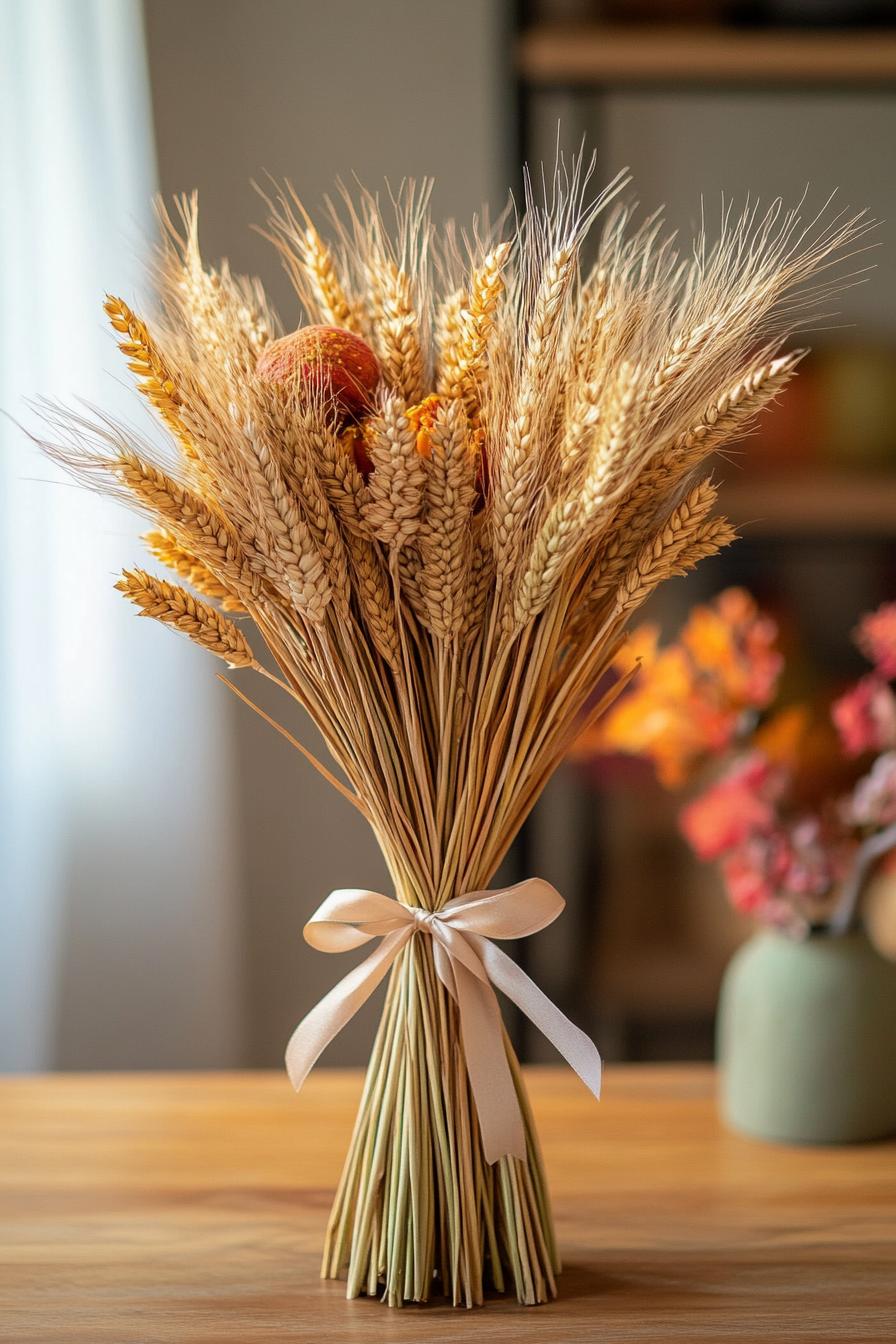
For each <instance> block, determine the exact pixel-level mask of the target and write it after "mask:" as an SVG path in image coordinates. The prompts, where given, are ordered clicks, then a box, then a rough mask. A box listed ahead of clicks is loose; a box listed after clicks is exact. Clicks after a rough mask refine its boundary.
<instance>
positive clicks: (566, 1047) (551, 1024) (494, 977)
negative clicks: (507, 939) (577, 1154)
mask: <svg viewBox="0 0 896 1344" xmlns="http://www.w3.org/2000/svg"><path fill="white" fill-rule="evenodd" d="M466 936H467V938H468V939H469V940H470V941H471V942H472V943H474V945H475V947H476V949H477V951H478V952H479V955H480V956H481V958H482V964H483V966H484V967H485V970H486V974H487V975H488V978H489V980H491V982H492V984H493V985H496V986H497V988H498V989H500V990H501V992H502V994H506V995H507V997H508V999H510V1000H511V1002H512V1003H515V1004H516V1006H517V1008H519V1009H520V1010H521V1011H522V1012H524V1013H525V1014H526V1016H527V1017H528V1018H529V1021H530V1022H532V1023H534V1025H535V1026H536V1027H537V1028H538V1030H539V1031H540V1032H541V1034H542V1036H545V1037H546V1038H547V1039H548V1040H549V1041H550V1042H551V1045H553V1046H554V1047H555V1048H556V1049H557V1050H559V1052H560V1054H561V1055H562V1056H563V1058H564V1059H565V1060H566V1062H567V1064H569V1065H570V1067H571V1068H573V1069H575V1071H576V1073H577V1074H578V1075H579V1077H580V1078H581V1080H582V1082H583V1083H584V1084H585V1086H586V1087H587V1088H588V1090H589V1091H590V1092H592V1093H593V1094H594V1096H595V1097H597V1098H598V1100H599V1099H600V1082H601V1060H600V1054H599V1053H598V1049H597V1046H596V1045H595V1044H594V1042H593V1041H592V1040H591V1038H590V1036H586V1035H585V1033H584V1031H580V1030H579V1028H578V1027H577V1026H575V1025H574V1023H572V1022H570V1020H569V1018H568V1017H565V1016H564V1014H563V1013H561V1011H560V1009H559V1008H558V1007H557V1005H556V1004H555V1003H552V1002H551V1000H550V999H549V998H548V996H547V995H546V994H545V993H543V992H542V990H540V989H539V988H538V986H537V985H536V983H535V981H534V980H530V978H529V976H528V975H527V974H526V972H525V971H524V970H522V969H521V968H520V967H519V966H517V964H516V962H515V961H513V960H512V959H511V958H510V957H508V956H507V953H506V952H502V951H501V949H500V948H499V947H496V946H495V944H494V943H493V942H490V940H489V939H488V938H483V937H481V936H479V935H478V934H470V933H468V934H467V935H466Z"/></svg>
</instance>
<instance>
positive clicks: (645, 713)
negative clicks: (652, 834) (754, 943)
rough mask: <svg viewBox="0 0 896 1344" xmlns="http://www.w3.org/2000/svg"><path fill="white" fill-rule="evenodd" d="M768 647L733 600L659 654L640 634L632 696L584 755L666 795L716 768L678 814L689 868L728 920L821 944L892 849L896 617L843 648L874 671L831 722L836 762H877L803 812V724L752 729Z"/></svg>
mask: <svg viewBox="0 0 896 1344" xmlns="http://www.w3.org/2000/svg"><path fill="white" fill-rule="evenodd" d="M776 636H777V631H776V628H775V626H774V623H773V622H772V621H770V620H769V618H768V617H766V616H764V615H763V614H762V613H760V612H759V611H758V609H757V608H756V606H755V604H754V603H753V601H752V599H751V598H750V597H749V595H748V594H746V593H744V592H743V590H741V589H730V590H728V591H727V592H725V593H722V594H720V596H719V597H717V598H716V599H715V601H714V602H713V603H711V604H709V605H707V606H703V607H697V608H695V609H694V611H693V612H692V614H691V616H690V618H689V619H688V622H687V624H686V625H685V627H684V629H683V630H682V632H681V635H680V637H679V639H678V641H677V642H676V643H673V644H670V645H668V646H666V647H665V648H663V649H659V648H658V637H657V633H656V632H655V631H654V630H652V629H651V630H645V631H644V632H643V634H642V635H641V643H640V646H639V648H640V652H641V654H642V659H643V662H642V672H641V674H640V677H639V679H638V682H637V684H636V685H635V687H634V688H633V689H632V690H631V691H629V692H628V693H627V694H626V695H624V696H623V697H622V698H621V700H620V701H619V702H618V705H617V706H616V707H615V708H614V710H613V711H612V712H611V714H610V715H609V716H608V720H607V721H606V722H605V724H604V725H602V726H601V727H599V728H598V729H597V730H596V736H595V735H594V733H593V734H592V738H591V747H592V749H594V748H595V747H596V748H597V749H598V750H604V751H607V750H614V751H620V750H621V751H627V752H629V753H630V754H636V755H643V756H646V757H648V758H649V759H650V760H651V761H652V762H653V763H654V765H655V767H656V770H657V774H658V776H659V778H660V780H661V781H662V782H663V783H665V784H667V785H668V786H670V787H678V786H680V785H681V784H683V783H684V782H685V781H686V780H687V779H688V778H690V777H693V776H694V775H695V774H696V773H697V771H698V769H700V768H704V767H707V766H709V765H710V764H711V763H712V762H713V761H716V762H719V761H721V762H722V768H721V771H720V772H718V771H717V773H715V775H714V777H713V778H712V779H711V782H710V783H709V784H708V785H705V786H704V787H703V788H702V789H701V790H700V791H699V792H698V793H697V794H696V795H695V796H694V797H693V798H692V799H691V801H690V802H689V803H688V804H687V805H686V806H685V807H684V808H683V810H682V812H681V817H680V823H681V829H682V831H683V833H684V835H685V838H686V839H687V840H688V842H689V844H690V845H691V847H692V849H693V850H694V852H695V854H697V856H698V857H699V858H701V859H704V860H709V861H714V862H717V863H718V864H719V866H720V870H721V873H722V876H723V878H724V881H725V886H726V889H727V892H728V897H729V899H730V901H731V903H732V905H734V906H735V908H736V909H738V910H740V911H742V912H744V913H745V914H748V915H751V916H753V917H754V918H756V919H759V920H760V921H762V922H764V923H767V924H772V925H775V926H778V927H781V928H784V929H787V930H788V931H791V932H800V931H804V930H805V929H806V928H807V927H808V926H809V925H827V926H828V927H829V928H830V929H831V930H832V931H833V930H834V929H842V928H845V927H847V926H848V924H849V922H850V921H851V919H852V917H853V913H854V902H855V899H856V897H857V895H858V891H859V888H860V886H861V878H862V877H863V876H864V873H865V872H866V870H867V869H868V868H870V866H871V864H872V863H873V862H876V861H877V859H878V858H879V857H880V856H881V855H882V854H883V853H885V852H887V849H888V848H889V847H891V846H896V695H894V692H893V688H892V686H891V684H890V683H891V682H892V681H894V680H896V603H887V604H885V605H884V606H882V607H880V608H879V609H878V610H877V611H874V612H872V613H870V614H869V615H867V616H865V617H863V618H862V620H861V621H860V622H859V625H858V628H857V630H856V632H855V635H854V638H855V642H856V644H857V646H858V647H859V649H860V650H861V651H862V653H863V654H865V656H866V657H867V658H868V659H869V661H870V662H871V663H872V665H873V670H872V671H871V672H870V673H869V674H867V675H866V676H865V677H863V678H862V679H861V680H860V681H859V682H857V683H856V685H854V686H852V687H850V688H849V689H848V690H847V691H846V692H845V693H844V694H842V695H841V696H840V697H839V698H838V699H837V700H835V701H834V703H833V705H832V706H831V711H830V714H831V719H832V721H833V724H834V727H835V728H836V731H837V739H836V740H839V743H840V748H841V751H842V753H843V754H844V755H845V756H846V757H847V758H850V759H855V758H859V757H866V758H867V756H868V755H869V754H870V753H876V759H874V760H873V762H871V764H870V767H866V771H865V773H863V774H861V775H860V776H859V777H858V778H857V779H855V780H854V783H853V787H852V789H851V791H850V792H849V793H848V794H847V795H846V796H845V797H841V798H833V799H827V800H822V801H821V803H820V804H818V805H817V806H816V807H815V808H814V809H812V808H807V807H806V806H804V805H800V804H799V802H798V790H797V788H796V784H797V778H798V774H799V767H800V765H801V759H800V756H801V753H805V750H806V744H807V742H808V740H809V736H810V723H809V720H810V716H809V713H808V711H807V710H806V709H805V708H803V707H799V706H791V707H789V708H787V709H784V710H782V711H779V712H778V713H777V714H776V715H775V716H774V717H773V718H772V719H771V720H770V721H767V722H762V721H761V719H762V711H763V710H764V709H765V707H767V706H768V705H769V704H770V703H771V702H772V700H773V699H774V697H775V694H776V690H777V684H778V678H779V675H780V672H781V669H782V665H783V660H782V658H781V655H780V653H779V652H778V650H777V648H776ZM747 711H752V712H747ZM888 828H892V835H891V834H890V831H889V830H888Z"/></svg>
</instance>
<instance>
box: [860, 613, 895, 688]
mask: <svg viewBox="0 0 896 1344" xmlns="http://www.w3.org/2000/svg"><path fill="white" fill-rule="evenodd" d="M855 639H856V643H857V644H858V646H859V648H860V649H861V650H862V652H863V653H864V655H865V657H866V658H868V659H869V660H870V661H871V662H872V663H873V664H874V667H875V670H876V671H877V672H878V673H879V674H880V676H882V677H886V679H887V680H888V681H890V680H892V679H893V678H894V677H896V602H885V603H884V604H883V606H880V607H878V609H877V611H872V612H870V613H869V615H867V616H863V617H862V619H861V621H860V622H859V628H858V630H857V631H856V635H855Z"/></svg>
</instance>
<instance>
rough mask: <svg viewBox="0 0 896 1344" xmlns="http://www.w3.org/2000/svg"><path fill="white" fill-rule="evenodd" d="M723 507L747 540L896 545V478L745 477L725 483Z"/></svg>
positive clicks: (807, 474)
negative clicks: (855, 540) (858, 540)
mask: <svg viewBox="0 0 896 1344" xmlns="http://www.w3.org/2000/svg"><path fill="white" fill-rule="evenodd" d="M719 502H720V507H721V508H722V510H723V512H725V513H727V514H728V516H729V517H730V518H731V520H732V522H734V523H735V524H736V525H737V526H738V527H740V528H742V529H743V532H744V535H745V536H747V537H755V536H757V535H761V536H783V537H788V536H798V537H799V536H805V537H813V536H818V537H825V536H831V537H850V536H851V537H863V536H870V537H881V538H882V539H887V538H891V539H894V540H896V474H892V475H880V474H878V475H872V474H868V475H859V474H858V473H854V474H853V475H847V474H845V473H844V474H842V475H835V474H833V473H828V474H825V473H822V472H817V471H816V472H800V473H799V474H798V475H797V474H796V473H793V474H784V473H779V474H777V475H772V474H767V475H766V474H760V473H759V472H756V473H752V472H745V473H744V474H743V476H740V477H737V478H734V479H730V480H728V481H725V482H723V484H722V486H721V487H720V494H719Z"/></svg>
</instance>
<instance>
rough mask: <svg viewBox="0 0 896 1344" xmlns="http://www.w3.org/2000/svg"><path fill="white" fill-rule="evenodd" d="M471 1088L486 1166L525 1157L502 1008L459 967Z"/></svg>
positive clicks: (460, 1004) (456, 980)
mask: <svg viewBox="0 0 896 1344" xmlns="http://www.w3.org/2000/svg"><path fill="white" fill-rule="evenodd" d="M452 970H453V972H454V984H455V990H456V995H457V1005H458V1009H459V1010H460V1029H461V1036H462V1038H463V1046H464V1056H465V1058H466V1063H467V1073H468V1074H469V1078H470V1088H471V1091H472V1093H473V1100H474V1102H475V1104H476V1114H477V1115H478V1117H479V1129H480V1132H481V1134H482V1148H483V1151H484V1153H485V1159H486V1161H487V1162H489V1163H493V1162H497V1161H499V1159H500V1158H502V1157H518V1158H521V1159H522V1158H525V1156H526V1129H525V1125H524V1124H523V1116H522V1112H521V1111H520V1104H519V1100H518V1098H517V1095H516V1087H515V1086H514V1082H513V1075H512V1074H511V1072H510V1065H509V1063H508V1061H507V1051H506V1049H505V1046H504V1032H503V1025H504V1024H503V1021H502V1019H501V1009H500V1007H499V1005H498V1000H497V999H496V998H495V992H494V990H493V989H492V987H491V985H489V984H486V982H485V981H484V980H480V979H479V978H478V977H477V976H475V975H473V974H472V973H471V972H470V971H469V970H467V968H466V967H465V966H464V965H463V964H462V963H458V962H456V961H455V962H454V963H453V966H452Z"/></svg>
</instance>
